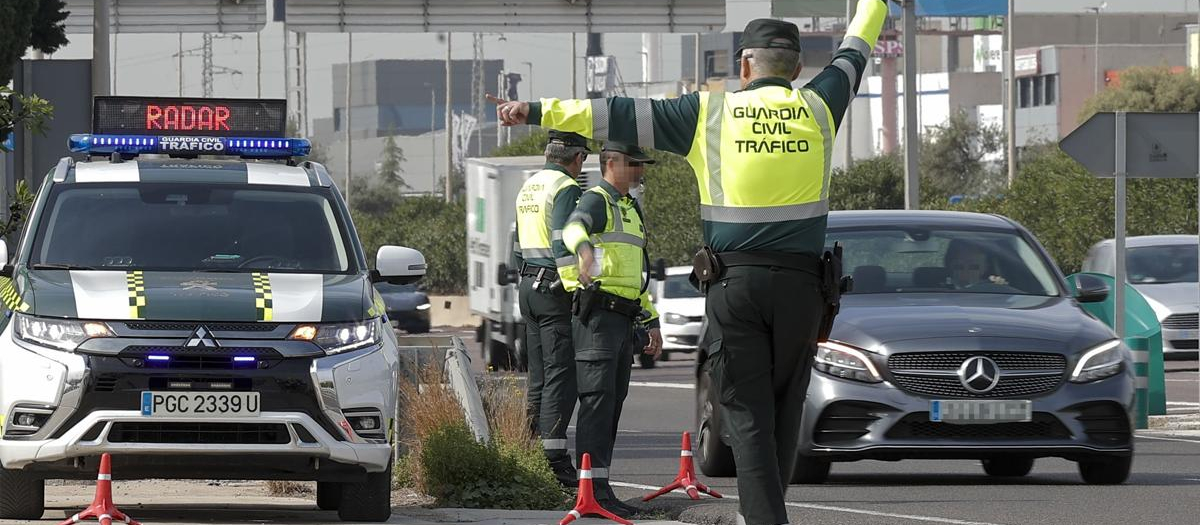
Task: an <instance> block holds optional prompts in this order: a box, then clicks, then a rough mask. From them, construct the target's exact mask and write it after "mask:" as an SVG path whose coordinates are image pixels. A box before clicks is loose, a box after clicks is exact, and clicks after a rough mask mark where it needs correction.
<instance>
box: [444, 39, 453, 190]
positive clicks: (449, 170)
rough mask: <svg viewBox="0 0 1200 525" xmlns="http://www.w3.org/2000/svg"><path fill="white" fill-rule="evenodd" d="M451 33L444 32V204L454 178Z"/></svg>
mask: <svg viewBox="0 0 1200 525" xmlns="http://www.w3.org/2000/svg"><path fill="white" fill-rule="evenodd" d="M452 35H453V33H451V32H449V31H447V32H446V190H445V191H446V195H445V199H446V202H447V203H449V202H450V187H451V179H453V178H454V109H453V108H454V106H453V101H454V97H453V89H452V88H453V86H454V84H453V78H452V77H453V75H451V68H452V67H453V66H454V61H453V60H452V59H451V55H450V51H451V49H452V47H451V42H450V37H451V36H452Z"/></svg>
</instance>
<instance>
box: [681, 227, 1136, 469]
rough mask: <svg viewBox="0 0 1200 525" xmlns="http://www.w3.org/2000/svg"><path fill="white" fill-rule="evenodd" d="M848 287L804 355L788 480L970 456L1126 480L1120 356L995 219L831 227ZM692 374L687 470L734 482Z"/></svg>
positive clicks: (1130, 379) (701, 377) (1006, 465)
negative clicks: (802, 395)
mask: <svg viewBox="0 0 1200 525" xmlns="http://www.w3.org/2000/svg"><path fill="white" fill-rule="evenodd" d="M834 242H837V243H840V244H841V246H843V247H844V255H843V263H844V267H845V269H846V272H847V273H848V274H850V275H851V276H852V277H853V279H854V283H853V290H852V291H851V292H850V293H849V294H847V295H844V296H843V297H842V306H841V313H840V315H838V317H837V320H836V322H835V324H834V327H833V332H832V335H831V336H830V338H829V340H828V341H825V342H822V343H820V344H819V345H818V347H817V349H816V353H815V356H814V358H813V360H812V363H811V366H812V369H813V370H812V374H811V376H812V378H811V382H810V383H809V387H808V397H807V400H806V402H805V407H804V416H803V420H802V425H801V430H800V432H801V437H800V450H799V453H800V455H799V457H798V460H797V464H796V466H795V469H794V473H793V475H792V482H793V483H821V482H823V481H825V479H826V478H827V477H828V476H829V473H830V467H831V464H832V463H834V462H840V461H857V460H861V459H881V460H899V459H910V458H923V459H977V460H980V461H981V463H982V467H983V471H984V472H985V473H986V474H987V475H990V476H998V477H1016V476H1025V475H1027V474H1029V473H1030V471H1031V470H1032V468H1033V465H1034V460H1035V459H1037V458H1041V457H1061V458H1065V459H1068V460H1071V461H1075V462H1078V465H1079V472H1080V475H1081V477H1082V478H1083V480H1084V481H1085V482H1087V483H1094V484H1113V483H1122V482H1124V481H1125V480H1126V478H1128V476H1129V471H1130V466H1131V464H1132V459H1133V431H1132V428H1133V423H1132V410H1133V407H1134V374H1133V365H1132V360H1131V354H1130V352H1129V349H1128V348H1127V347H1126V346H1125V345H1124V344H1122V343H1121V342H1120V341H1119V340H1118V339H1117V338H1116V336H1115V335H1114V334H1113V332H1112V330H1111V329H1109V327H1108V326H1107V325H1105V324H1104V323H1103V322H1101V321H1099V320H1097V319H1096V318H1094V317H1092V316H1091V315H1089V314H1087V313H1086V312H1084V310H1083V309H1082V308H1081V307H1080V303H1081V302H1089V301H1102V300H1103V299H1104V298H1105V297H1107V294H1108V289H1107V287H1106V285H1105V284H1104V283H1102V282H1100V281H1097V280H1093V279H1088V278H1087V277H1086V276H1082V277H1080V281H1079V282H1076V283H1075V284H1076V285H1077V286H1076V288H1077V289H1078V290H1079V291H1078V292H1076V293H1074V294H1071V293H1069V292H1068V288H1067V285H1066V282H1065V278H1064V277H1063V275H1062V273H1061V272H1060V271H1059V270H1058V268H1057V267H1056V266H1055V264H1054V262H1053V261H1052V260H1051V258H1050V256H1049V255H1048V254H1047V253H1046V251H1045V249H1044V248H1042V246H1041V245H1040V244H1039V243H1038V242H1037V240H1036V239H1035V238H1034V237H1033V236H1032V235H1031V234H1030V233H1029V232H1028V231H1026V230H1025V229H1024V228H1023V227H1021V226H1020V225H1018V224H1016V223H1015V222H1013V221H1011V220H1009V219H1007V218H1005V217H1000V216H995V215H982V214H973V213H957V212H927V211H899V210H889V211H854V212H834V213H831V214H830V216H829V229H828V234H827V243H826V244H827V245H828V246H832V245H833V243H834ZM707 357H708V356H707V352H706V347H705V345H704V344H702V345H701V349H700V354H699V357H698V363H699V365H698V366H697V374H696V377H697V388H696V394H697V398H696V401H697V403H696V405H697V423H698V435H699V438H700V443H699V447H698V448H699V452H700V453H699V455H698V456H699V457H698V459H699V462H700V467H701V470H702V471H703V472H704V473H705V474H707V475H709V476H730V475H734V473H735V470H734V468H735V465H734V460H733V455H732V453H731V451H730V449H729V448H728V447H727V446H726V445H725V444H724V442H723V440H722V439H721V437H720V436H721V435H722V434H723V433H726V434H727V433H728V431H729V429H723V428H722V427H721V413H720V412H721V411H720V408H719V403H718V402H717V401H716V399H717V398H716V396H715V395H714V394H715V393H714V392H712V391H711V389H710V388H709V384H710V381H709V379H708V375H707V373H705V370H706V368H705V366H704V363H705V362H706V359H707Z"/></svg>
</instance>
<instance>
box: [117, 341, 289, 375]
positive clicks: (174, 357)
mask: <svg viewBox="0 0 1200 525" xmlns="http://www.w3.org/2000/svg"><path fill="white" fill-rule="evenodd" d="M151 355H157V356H164V357H165V358H167V360H165V361H162V360H159V361H155V360H150V359H149V356H151ZM120 357H121V361H122V362H124V363H125V364H126V365H129V366H132V367H134V368H147V369H170V370H233V369H254V368H260V369H265V368H271V367H272V366H275V365H276V364H278V363H279V361H280V360H281V359H283V356H282V355H280V354H279V352H277V351H276V350H275V349H273V348H253V347H251V348H238V347H217V348H203V349H199V350H198V349H197V348H194V347H182V346H180V347H176V346H129V347H126V348H125V350H123V351H122V352H121V354H120ZM235 357H242V358H250V357H252V358H254V359H253V360H252V361H246V360H243V361H238V360H235V359H234V358H235Z"/></svg>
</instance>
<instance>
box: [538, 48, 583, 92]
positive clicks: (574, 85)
mask: <svg viewBox="0 0 1200 525" xmlns="http://www.w3.org/2000/svg"><path fill="white" fill-rule="evenodd" d="M578 66H579V53H577V52H576V51H575V33H571V98H579V85H578V82H579V70H578ZM530 100H533V98H532V97H530Z"/></svg>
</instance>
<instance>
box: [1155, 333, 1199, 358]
mask: <svg viewBox="0 0 1200 525" xmlns="http://www.w3.org/2000/svg"><path fill="white" fill-rule="evenodd" d="M1197 336H1200V331H1197V330H1181V329H1172V328H1163V329H1162V343H1163V353H1165V354H1176V353H1178V354H1185V353H1193V354H1194V353H1196V350H1197V348H1198V347H1200V344H1198V339H1197Z"/></svg>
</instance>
